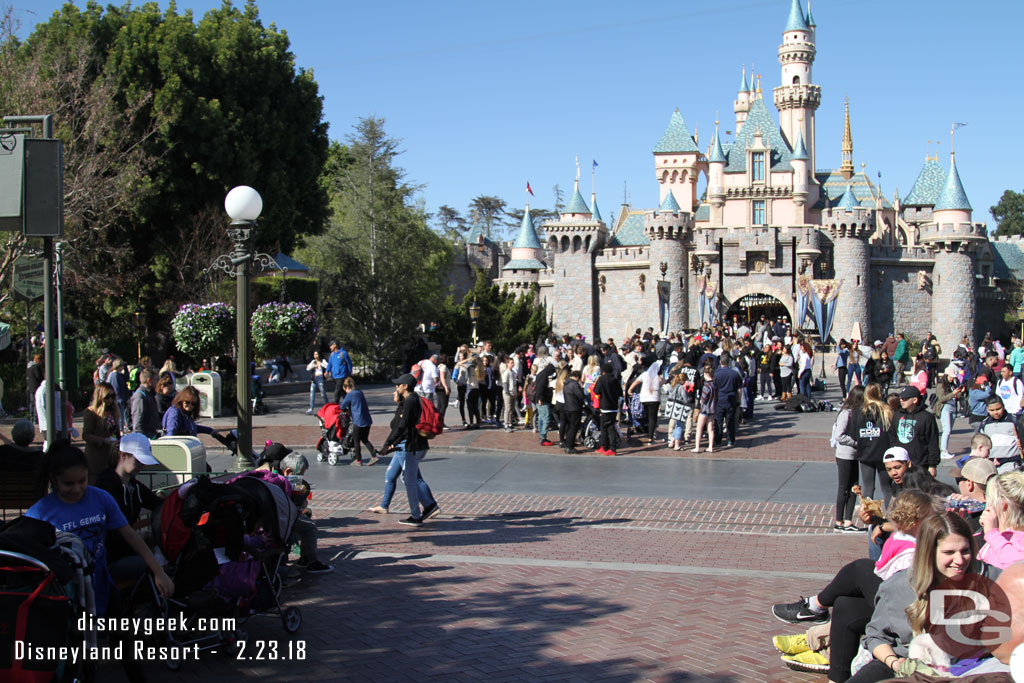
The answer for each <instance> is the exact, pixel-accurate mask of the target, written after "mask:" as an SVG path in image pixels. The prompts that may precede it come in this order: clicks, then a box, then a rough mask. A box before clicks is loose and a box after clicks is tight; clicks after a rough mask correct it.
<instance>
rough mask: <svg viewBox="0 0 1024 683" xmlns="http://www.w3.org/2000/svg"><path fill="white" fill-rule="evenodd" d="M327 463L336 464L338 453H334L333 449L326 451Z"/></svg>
mask: <svg viewBox="0 0 1024 683" xmlns="http://www.w3.org/2000/svg"><path fill="white" fill-rule="evenodd" d="M327 464H328V465H337V464H338V454H337V453H335V452H334V451H331V452H330V453H328V454H327Z"/></svg>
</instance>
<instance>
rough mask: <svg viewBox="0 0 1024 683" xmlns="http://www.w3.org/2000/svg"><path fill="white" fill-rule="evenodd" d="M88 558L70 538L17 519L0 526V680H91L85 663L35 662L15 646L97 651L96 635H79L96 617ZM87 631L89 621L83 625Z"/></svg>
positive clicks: (45, 526) (78, 542) (18, 682)
mask: <svg viewBox="0 0 1024 683" xmlns="http://www.w3.org/2000/svg"><path fill="white" fill-rule="evenodd" d="M91 573H92V558H91V557H90V556H89V551H88V550H86V548H85V546H84V544H83V543H82V541H81V539H79V538H78V537H77V536H75V535H74V534H70V533H65V532H55V531H54V528H53V527H52V526H51V525H50V524H48V523H46V522H42V521H39V520H37V519H32V518H30V517H18V518H16V519H13V520H11V521H10V522H7V523H5V524H3V525H2V526H0V680H4V681H11V682H12V683H36V682H39V683H42V682H43V681H51V680H57V681H75V680H82V679H88V678H93V677H94V676H95V671H94V668H95V666H94V665H93V664H91V663H89V662H85V661H84V660H83V659H77V661H74V660H72V659H70V658H69V659H66V660H59V661H58V660H49V659H43V658H36V657H34V656H27V654H28V655H31V653H26V652H25V651H24V650H22V651H21V652H19V651H18V647H16V645H15V644H16V643H18V642H20V643H22V644H25V645H30V646H31V647H32V649H33V651H36V650H37V648H61V647H79V648H80V647H81V646H82V645H83V644H84V645H86V646H88V647H95V646H96V633H95V631H93V630H91V628H89V629H88V630H86V631H84V632H83V631H79V630H78V626H79V623H80V620H79V617H80V616H83V615H94V614H95V610H96V605H95V598H94V595H93V592H92V581H91V580H90V576H89V575H90V574H91ZM82 621H83V622H84V623H85V624H86V625H89V624H91V620H89V619H85V620H82Z"/></svg>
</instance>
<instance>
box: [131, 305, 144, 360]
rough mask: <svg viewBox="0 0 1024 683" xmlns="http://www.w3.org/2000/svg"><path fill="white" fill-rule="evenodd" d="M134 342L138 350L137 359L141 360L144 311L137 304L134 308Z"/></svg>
mask: <svg viewBox="0 0 1024 683" xmlns="http://www.w3.org/2000/svg"><path fill="white" fill-rule="evenodd" d="M133 315H134V316H135V342H136V347H137V351H138V355H137V356H136V358H137V359H139V360H140V361H141V360H142V331H143V330H144V329H145V328H146V313H145V311H143V310H142V307H141V306H139V307H138V308H136V309H135V313H134V314H133Z"/></svg>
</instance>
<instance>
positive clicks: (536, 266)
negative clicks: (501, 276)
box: [502, 258, 547, 270]
mask: <svg viewBox="0 0 1024 683" xmlns="http://www.w3.org/2000/svg"><path fill="white" fill-rule="evenodd" d="M545 268H547V266H545V265H544V264H543V263H541V262H540V261H538V260H537V259H535V258H520V259H513V260H512V261H509V262H508V263H506V264H505V267H504V268H502V270H544V269H545Z"/></svg>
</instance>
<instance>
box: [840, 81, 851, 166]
mask: <svg viewBox="0 0 1024 683" xmlns="http://www.w3.org/2000/svg"><path fill="white" fill-rule="evenodd" d="M845 107H846V114H845V119H844V121H843V164H842V166H840V167H839V173H840V175H842V176H843V177H844V178H846V179H847V180H849V179H850V178H852V177H853V134H852V133H851V132H850V98H849V97H847V98H846V104H845Z"/></svg>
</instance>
